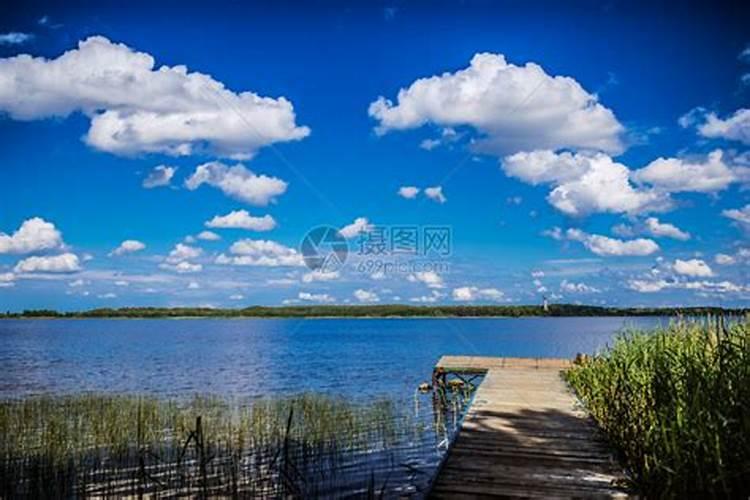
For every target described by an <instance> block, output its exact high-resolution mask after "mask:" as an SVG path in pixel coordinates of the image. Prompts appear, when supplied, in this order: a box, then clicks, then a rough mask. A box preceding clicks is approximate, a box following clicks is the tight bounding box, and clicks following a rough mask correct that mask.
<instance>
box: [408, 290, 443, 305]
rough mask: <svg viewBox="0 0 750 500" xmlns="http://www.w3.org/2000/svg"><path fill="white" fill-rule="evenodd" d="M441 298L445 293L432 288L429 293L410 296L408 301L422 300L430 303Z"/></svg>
mask: <svg viewBox="0 0 750 500" xmlns="http://www.w3.org/2000/svg"><path fill="white" fill-rule="evenodd" d="M443 298H445V294H444V293H442V292H438V291H437V290H433V291H432V292H430V294H429V295H422V296H419V297H412V298H410V299H409V301H411V302H422V303H428V304H431V303H434V302H437V301H438V300H441V299H443Z"/></svg>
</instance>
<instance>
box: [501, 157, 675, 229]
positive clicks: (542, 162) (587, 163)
mask: <svg viewBox="0 0 750 500" xmlns="http://www.w3.org/2000/svg"><path fill="white" fill-rule="evenodd" d="M502 168H503V170H504V171H505V173H506V174H507V175H509V176H511V177H516V178H518V179H520V180H521V181H523V182H527V183H530V184H552V185H553V186H555V187H554V188H553V190H552V191H551V192H550V193H549V195H548V196H547V201H548V202H549V203H550V204H551V205H552V206H554V207H555V208H557V209H558V210H560V211H561V212H563V213H565V214H568V215H573V216H583V215H588V214H590V213H598V212H612V213H623V212H624V213H639V212H643V211H647V210H662V209H664V208H666V206H668V199H667V197H666V196H665V195H664V194H662V193H658V192H655V191H653V190H650V189H641V188H636V187H634V186H633V185H632V184H631V182H630V174H631V172H630V169H628V167H626V166H625V165H623V164H621V163H617V162H615V161H613V160H612V158H611V157H609V156H607V155H605V154H602V153H596V154H591V153H569V152H562V153H555V152H554V151H549V150H547V151H545V150H540V151H530V152H520V153H516V154H514V155H511V156H507V157H505V158H504V159H503V160H502Z"/></svg>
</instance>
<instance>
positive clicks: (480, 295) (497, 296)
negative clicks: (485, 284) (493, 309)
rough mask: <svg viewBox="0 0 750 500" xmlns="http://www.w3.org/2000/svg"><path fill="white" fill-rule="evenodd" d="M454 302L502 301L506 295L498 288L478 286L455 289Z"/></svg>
mask: <svg viewBox="0 0 750 500" xmlns="http://www.w3.org/2000/svg"><path fill="white" fill-rule="evenodd" d="M452 296H453V300H455V301H459V302H474V301H479V300H490V301H495V302H498V301H501V300H503V298H504V297H505V294H504V293H503V292H501V291H500V290H498V289H497V288H479V287H476V286H462V287H459V288H454V289H453V293H452Z"/></svg>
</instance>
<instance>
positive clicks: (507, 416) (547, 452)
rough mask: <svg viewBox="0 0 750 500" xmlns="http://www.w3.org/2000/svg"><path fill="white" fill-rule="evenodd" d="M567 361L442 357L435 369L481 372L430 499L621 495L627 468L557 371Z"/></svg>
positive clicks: (564, 366)
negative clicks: (481, 377)
mask: <svg viewBox="0 0 750 500" xmlns="http://www.w3.org/2000/svg"><path fill="white" fill-rule="evenodd" d="M569 366H570V361H569V360H565V359H548V358H489V357H477V356H443V357H442V358H440V360H439V361H438V363H437V365H436V369H441V370H442V371H445V372H448V373H482V374H485V376H484V380H483V381H482V383H481V384H480V385H479V388H478V389H477V392H476V394H475V396H474V400H473V403H472V405H471V407H470V408H469V410H468V411H467V414H466V416H465V417H464V420H463V422H462V425H461V429H460V430H459V434H458V436H457V438H456V440H455V442H454V444H453V446H452V448H451V450H450V451H449V455H448V457H447V458H446V460H445V463H444V464H443V467H442V468H441V469H440V472H439V474H438V477H437V478H436V481H435V484H434V485H433V488H432V491H431V497H433V498H623V497H627V492H626V490H625V489H624V488H623V487H622V486H621V485H622V484H623V479H624V475H623V473H622V470H621V468H620V466H619V465H618V463H617V461H616V460H615V458H614V457H613V455H612V452H611V450H610V447H609V446H608V444H607V443H606V441H605V440H604V439H603V436H602V434H601V433H600V432H599V431H598V429H597V427H596V426H595V424H593V422H592V421H591V419H590V418H589V417H588V416H587V414H586V412H585V411H584V410H583V409H582V407H581V405H580V404H579V403H578V401H577V400H576V398H575V396H574V395H573V394H572V393H571V392H570V390H569V389H568V387H567V385H566V384H565V382H564V381H563V380H562V377H561V376H560V371H561V370H563V369H565V368H567V367H569Z"/></svg>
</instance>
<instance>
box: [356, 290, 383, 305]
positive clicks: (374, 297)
mask: <svg viewBox="0 0 750 500" xmlns="http://www.w3.org/2000/svg"><path fill="white" fill-rule="evenodd" d="M354 298H355V299H357V300H358V301H360V302H369V303H373V302H380V297H378V294H377V293H375V292H370V291H368V290H362V289H361V288H359V289H357V290H354Z"/></svg>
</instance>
